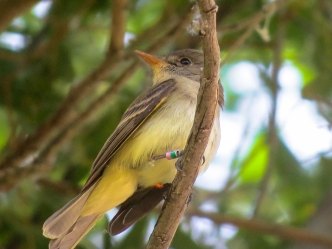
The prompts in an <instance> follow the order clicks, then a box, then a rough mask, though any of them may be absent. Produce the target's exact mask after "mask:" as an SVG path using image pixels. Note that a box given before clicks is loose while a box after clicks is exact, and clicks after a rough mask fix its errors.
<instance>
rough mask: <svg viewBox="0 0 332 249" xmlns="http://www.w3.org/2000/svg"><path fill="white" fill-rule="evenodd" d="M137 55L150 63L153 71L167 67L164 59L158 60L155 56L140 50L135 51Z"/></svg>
mask: <svg viewBox="0 0 332 249" xmlns="http://www.w3.org/2000/svg"><path fill="white" fill-rule="evenodd" d="M135 53H136V54H137V55H138V56H139V57H141V58H142V59H143V60H144V61H145V62H146V63H148V64H149V66H151V67H152V69H153V70H155V69H157V68H161V67H163V66H164V65H166V63H167V62H165V61H164V60H162V59H160V58H158V57H156V56H154V55H151V54H147V53H144V52H142V51H139V50H135Z"/></svg>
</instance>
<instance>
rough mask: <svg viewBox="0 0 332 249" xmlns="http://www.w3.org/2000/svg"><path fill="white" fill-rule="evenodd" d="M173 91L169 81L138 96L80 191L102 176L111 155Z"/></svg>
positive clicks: (102, 150) (109, 139) (94, 164)
mask: <svg viewBox="0 0 332 249" xmlns="http://www.w3.org/2000/svg"><path fill="white" fill-rule="evenodd" d="M174 90H175V81H174V80H172V79H170V80H167V81H164V82H162V83H160V84H158V85H156V86H154V87H152V88H150V89H149V90H148V91H147V92H146V93H145V94H143V95H141V96H139V97H138V98H137V99H136V100H135V101H134V102H133V103H132V104H131V105H130V106H129V108H128V109H127V111H126V112H125V113H124V115H123V116H122V119H121V121H120V123H119V125H118V126H117V128H116V129H115V131H114V132H113V133H112V135H111V136H110V137H109V138H108V139H107V141H106V142H105V144H104V146H103V147H102V149H101V150H100V152H99V154H98V155H97V157H96V159H95V161H94V162H93V165H92V170H91V173H90V176H89V178H88V180H87V182H86V183H85V185H84V187H83V189H82V191H85V190H87V189H89V187H90V186H91V185H93V184H94V182H95V181H96V180H98V179H99V177H100V176H101V175H102V174H103V172H104V170H105V168H106V167H107V166H108V165H109V163H110V161H111V159H112V157H113V155H114V154H115V153H116V152H117V151H118V149H119V148H120V147H121V146H122V145H123V144H124V142H125V141H127V139H128V138H130V137H131V136H132V135H133V133H134V132H135V131H136V130H137V129H138V128H139V127H140V126H141V125H142V124H143V123H144V121H145V120H146V119H147V118H148V117H150V115H151V114H152V113H153V112H154V111H156V110H157V109H158V108H160V106H161V105H162V104H163V103H164V102H165V100H166V98H167V96H169V94H170V93H171V92H173V91H174Z"/></svg>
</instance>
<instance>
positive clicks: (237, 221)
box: [188, 210, 332, 247]
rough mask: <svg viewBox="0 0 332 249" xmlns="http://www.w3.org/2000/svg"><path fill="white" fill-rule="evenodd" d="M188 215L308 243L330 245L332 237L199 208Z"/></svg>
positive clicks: (190, 211)
mask: <svg viewBox="0 0 332 249" xmlns="http://www.w3.org/2000/svg"><path fill="white" fill-rule="evenodd" d="M188 215H189V216H197V217H201V218H207V219H209V220H211V221H213V222H214V223H215V224H218V225H222V224H232V225H234V226H237V227H239V228H244V229H247V230H250V231H255V232H259V233H265V234H271V235H275V236H278V237H280V238H283V239H289V240H297V241H301V242H306V243H310V244H316V245H322V246H329V247H332V238H330V237H328V236H325V235H322V234H317V233H314V232H312V231H308V230H305V229H299V228H294V227H288V226H284V225H276V224H268V223H266V222H263V221H261V220H258V219H250V220H246V219H241V218H237V217H232V216H227V215H222V214H217V213H206V212H202V211H200V210H189V211H188Z"/></svg>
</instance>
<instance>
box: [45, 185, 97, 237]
mask: <svg viewBox="0 0 332 249" xmlns="http://www.w3.org/2000/svg"><path fill="white" fill-rule="evenodd" d="M92 190H93V187H91V188H90V189H89V190H87V191H85V192H84V193H82V194H80V195H78V196H77V197H75V198H74V199H73V200H71V201H70V202H69V203H67V204H66V205H65V206H64V207H62V208H61V209H60V210H58V211H57V212H55V213H54V214H52V215H51V216H50V217H49V218H48V219H47V220H46V221H45V222H44V225H43V235H44V236H45V237H47V238H50V239H56V238H59V237H61V236H63V235H64V234H65V233H66V232H67V231H68V230H69V229H70V228H71V227H72V225H73V224H74V223H75V222H76V220H77V219H78V218H79V216H80V213H81V210H82V208H83V206H84V204H85V203H86V201H87V199H88V197H89V195H90V193H91V191H92Z"/></svg>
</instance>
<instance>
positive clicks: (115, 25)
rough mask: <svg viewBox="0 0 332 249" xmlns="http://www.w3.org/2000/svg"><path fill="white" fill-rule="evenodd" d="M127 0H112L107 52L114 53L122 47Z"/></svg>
mask: <svg viewBox="0 0 332 249" xmlns="http://www.w3.org/2000/svg"><path fill="white" fill-rule="evenodd" d="M126 6H127V0H114V1H113V2H112V25H111V32H110V34H111V42H110V43H109V44H110V46H109V49H108V52H109V53H111V54H116V53H118V52H121V51H122V50H123V48H124V35H125V31H126V22H125V20H126V17H125V16H126V13H125V12H126Z"/></svg>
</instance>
